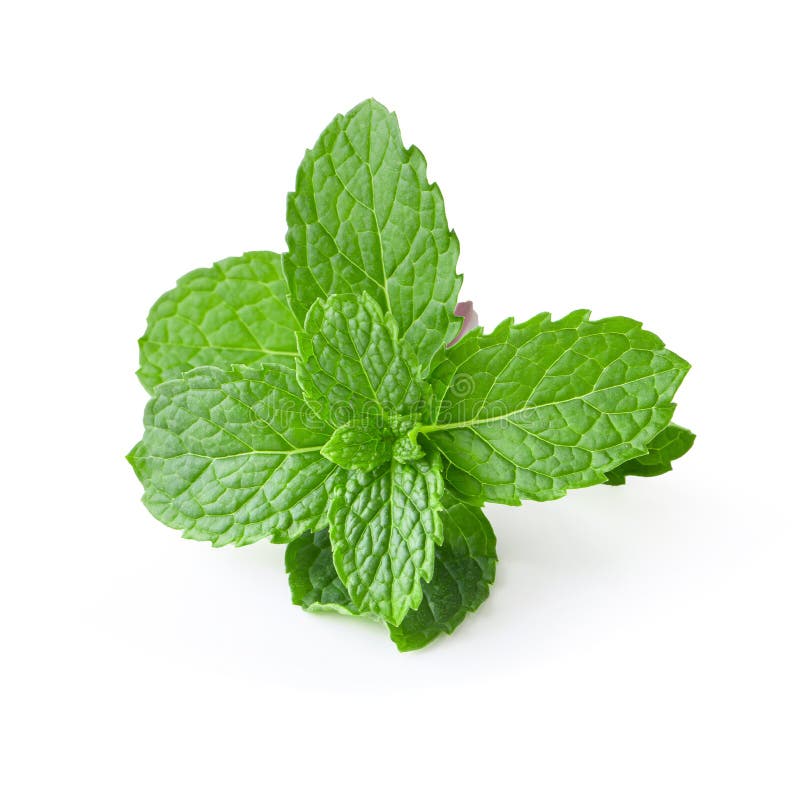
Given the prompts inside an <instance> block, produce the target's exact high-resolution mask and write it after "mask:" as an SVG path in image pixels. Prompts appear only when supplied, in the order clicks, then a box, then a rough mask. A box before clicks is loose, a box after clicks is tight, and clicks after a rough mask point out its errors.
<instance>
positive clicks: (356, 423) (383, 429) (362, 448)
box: [322, 420, 395, 472]
mask: <svg viewBox="0 0 800 800" xmlns="http://www.w3.org/2000/svg"><path fill="white" fill-rule="evenodd" d="M394 438H395V437H394V434H393V433H392V431H391V429H390V428H389V427H388V426H386V425H384V424H382V423H380V422H377V421H375V420H353V421H352V422H348V423H347V424H346V425H342V426H341V427H340V428H337V429H336V430H335V431H334V433H333V436H331V438H330V439H328V441H327V442H326V443H325V446H324V447H323V448H322V455H323V456H325V458H327V459H329V460H330V461H333V463H334V464H338V465H339V466H340V467H344V468H345V469H360V470H361V471H362V472H370V471H372V470H373V469H375V468H376V467H379V466H380V465H381V464H384V463H386V462H387V461H388V460H389V459H390V458H391V457H392V446H393V444H394Z"/></svg>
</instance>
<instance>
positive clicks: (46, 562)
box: [0, 0, 800, 800]
mask: <svg viewBox="0 0 800 800" xmlns="http://www.w3.org/2000/svg"><path fill="white" fill-rule="evenodd" d="M796 12H797V4H796V3H793V2H786V3H777V2H765V0H760V1H759V2H735V0H726V2H717V3H715V2H697V0H695V1H694V2H672V3H650V2H630V3H619V2H604V3H573V2H559V3H519V4H514V3H508V2H500V1H499V0H494V1H493V2H491V3H481V4H474V5H473V4H471V3H466V2H460V3H453V4H444V3H435V2H432V0H429V1H428V2H424V3H416V2H404V3H402V4H400V3H391V4H390V3H381V2H377V0H373V2H369V3H363V4H361V3H353V2H342V1H341V0H338V1H337V2H331V3H325V4H321V5H319V6H318V5H315V4H310V3H304V2H294V3H289V2H287V3H269V2H262V3H253V4H242V3H236V2H225V3H216V4H207V3H202V2H192V3H186V4H177V3H170V2H158V3H148V2H137V3H119V2H117V3H115V2H102V3H100V2H98V3H86V2H70V3H61V2H59V3H55V2H52V3H36V2H25V3H23V2H19V3H14V2H11V3H6V4H4V5H3V10H2V12H0V67H1V68H2V71H1V73H0V74H2V90H1V91H2V107H1V109H2V116H3V122H2V126H1V127H0V138H1V139H2V147H1V148H0V160H1V161H2V174H1V176H0V192H1V193H2V194H1V196H0V203H1V204H2V207H1V208H0V228H2V242H1V244H0V247H1V251H0V252H1V253H2V259H1V261H0V268H2V314H0V325H1V326H2V353H3V359H2V387H3V391H2V399H0V403H2V426H3V431H2V435H1V436H0V443H1V445H2V457H1V458H0V470H1V471H2V495H3V505H2V509H3V510H2V517H1V519H2V537H3V548H2V551H0V571H1V573H2V574H1V575H0V592H2V598H0V602H1V605H0V608H2V644H3V647H4V655H3V656H2V662H0V670H1V671H2V673H3V674H2V678H0V693H2V706H1V707H0V735H1V736H2V738H3V742H2V744H1V745H0V761H1V762H2V766H1V767H0V794H2V795H3V796H4V797H6V798H9V800H17V798H72V797H76V798H193V799H194V798H212V797H213V798H220V797H230V798H262V797H263V798H266V797H269V798H281V799H282V798H290V797H301V798H302V797H321V796H323V793H324V796H326V797H329V798H336V797H348V798H373V797H375V798H378V797H379V798H383V797H395V796H396V797H401V796H402V797H447V798H449V797H473V796H474V797H537V798H581V800H583V799H584V798H593V799H594V798H606V797H608V798H615V800H619V799H620V798H637V800H638V799H639V798H648V800H651V799H652V798H671V799H672V798H703V800H705V799H706V798H716V797H720V798H722V797H724V798H759V799H760V798H770V800H774V799H775V798H793V799H795V798H797V797H798V796H800V774H799V770H800V766H798V753H799V752H800V734H799V732H798V725H799V723H798V720H799V719H800V689H799V688H798V680H800V677H799V676H800V651H799V649H798V632H799V630H800V626H798V612H800V543H799V542H798V525H797V500H796V498H797V492H798V488H797V487H798V480H799V478H798V470H797V464H798V437H797V419H798V416H797V415H798V411H797V407H798V393H797V389H798V379H797V373H798V357H797V346H796V339H797V335H798V333H797V332H798V323H797V320H796V316H795V315H796V311H797V307H798V302H797V289H796V281H795V278H796V274H797V269H798V259H799V257H800V229H799V228H798V221H800V216H799V215H800V102H799V100H800V91H799V90H800V56H799V55H798V53H799V52H800V48H798V41H800V24H798V16H797V13H796ZM368 96H375V97H377V98H378V99H379V100H381V101H382V102H384V103H385V104H387V105H388V106H389V107H390V108H392V109H394V110H396V111H397V112H398V115H399V118H400V124H401V128H402V131H403V134H404V138H405V141H406V143H407V144H410V143H415V144H417V145H419V146H420V147H421V149H422V150H423V152H424V153H425V155H426V156H427V159H428V163H429V174H430V176H431V178H432V179H434V180H436V181H438V182H439V183H440V185H441V187H442V190H443V192H444V197H445V200H446V202H447V209H448V217H449V220H450V223H451V224H452V225H453V227H454V228H455V229H456V231H457V232H458V235H459V237H460V240H461V245H462V258H461V261H460V270H461V271H462V272H463V273H464V274H465V276H466V277H465V282H464V297H465V298H471V299H473V300H474V301H475V303H476V306H477V308H478V311H479V313H480V315H481V319H482V322H484V323H485V324H486V325H487V326H493V325H494V324H496V323H497V322H499V321H500V320H501V319H502V318H503V317H505V316H508V315H514V316H516V317H517V318H518V319H520V320H521V319H525V318H527V317H528V316H530V315H532V314H534V313H536V312H539V311H542V310H550V311H552V312H553V313H554V314H557V315H561V314H563V313H565V312H567V311H569V310H571V309H573V308H578V307H589V308H592V309H593V310H594V311H595V313H596V314H597V315H598V316H601V315H607V314H627V315H631V316H635V317H637V318H638V319H641V320H643V321H644V322H645V323H646V325H647V327H648V328H650V329H651V330H654V331H656V332H657V333H659V334H660V335H661V336H662V337H663V338H664V339H665V340H666V342H667V344H668V345H669V346H670V347H671V348H672V349H674V350H676V351H677V352H679V353H680V354H682V355H683V356H685V357H686V358H687V359H689V360H690V361H691V362H692V363H693V364H694V369H693V370H692V372H691V373H690V375H689V377H688V379H687V380H686V382H685V384H684V386H683V388H682V389H681V391H680V393H679V400H680V404H679V409H678V412H677V415H676V418H675V419H676V421H677V422H680V423H682V424H684V425H687V426H689V427H691V428H693V429H694V430H695V431H696V432H697V433H698V439H697V444H696V446H695V448H694V450H693V451H692V452H691V453H690V454H689V455H688V456H687V457H686V458H685V459H684V460H683V461H682V462H680V463H679V464H678V467H677V469H676V470H675V471H674V472H673V473H671V474H669V475H666V476H664V477H662V478H659V479H653V480H644V479H639V480H637V479H633V480H631V481H630V483H629V485H628V486H626V487H624V488H622V489H609V488H606V487H595V488H592V489H587V490H583V491H580V492H576V493H573V494H571V495H570V496H569V497H568V498H566V499H564V500H561V501H559V502H555V503H547V504H533V503H531V504H527V505H525V506H524V507H522V508H504V507H498V506H492V507H490V508H489V510H488V514H489V516H490V519H491V521H492V523H493V525H494V527H495V530H496V532H497V535H498V540H499V553H500V557H501V563H500V565H499V573H498V579H497V583H496V586H495V588H494V591H493V593H492V596H491V598H490V599H489V601H488V602H487V603H486V604H485V606H484V607H483V608H482V609H481V611H480V612H479V613H478V614H477V615H475V616H474V617H471V618H470V619H469V620H468V621H467V622H466V623H465V624H464V625H463V627H462V628H461V629H460V630H459V631H457V633H456V635H454V636H453V637H452V638H449V639H446V640H444V641H441V642H439V643H437V644H436V645H434V646H432V647H430V648H429V649H428V650H426V651H422V652H419V653H412V654H408V655H400V654H398V653H396V652H395V650H394V648H393V646H392V645H391V643H390V642H389V641H388V639H387V637H386V636H385V635H384V633H383V631H382V630H381V629H380V628H379V627H377V626H374V625H371V624H367V623H362V622H359V621H352V620H347V619H344V618H338V617H335V616H333V617H329V616H313V615H309V614H305V613H303V612H302V611H301V610H300V609H298V608H297V607H294V606H292V605H291V604H290V602H289V592H288V588H287V585H286V579H285V577H284V574H283V561H282V559H283V552H282V551H283V548H282V547H278V546H275V545H271V544H269V543H260V544H257V545H254V546H252V547H248V548H242V549H238V550H237V549H227V550H220V551H213V550H212V549H211V548H210V547H208V546H207V545H203V544H198V543H194V542H188V541H184V540H182V539H181V538H180V536H179V535H178V533H176V532H175V531H171V530H169V529H167V528H165V527H163V526H162V525H160V524H159V523H158V522H156V521H155V520H154V519H152V518H151V517H150V516H149V515H148V513H147V512H146V510H145V509H144V507H143V506H142V505H141V504H140V502H139V496H140V494H141V491H140V487H139V484H138V483H137V481H136V479H135V477H134V475H133V473H132V471H131V470H130V468H129V466H128V465H127V464H126V462H125V461H124V459H123V456H124V454H125V453H126V452H127V451H128V449H129V448H130V446H131V445H132V444H133V443H134V442H135V441H136V440H137V439H138V438H139V435H140V432H141V414H142V409H143V406H144V403H145V399H146V396H145V392H144V390H143V389H142V388H141V386H140V385H139V384H138V382H137V380H136V378H135V376H134V370H135V369H136V366H137V346H136V339H137V337H138V336H139V335H140V334H141V333H142V331H143V328H144V319H145V315H146V312H147V310H148V308H149V307H150V305H151V303H152V302H153V301H154V300H155V298H156V297H157V296H158V295H159V294H160V293H161V292H163V291H165V290H167V289H168V288H170V287H171V286H172V285H173V284H174V281H175V280H176V279H177V278H178V277H179V276H180V275H181V274H182V273H184V272H186V271H188V270H190V269H192V268H195V267H198V266H205V265H209V264H210V263H211V262H212V261H214V260H218V259H220V258H223V257H226V256H230V255H236V254H239V253H241V252H243V251H245V250H250V249H275V250H280V249H282V246H283V235H284V230H285V228H284V202H285V196H286V192H287V191H288V190H290V189H291V187H292V184H293V179H294V172H295V170H296V167H297V164H298V163H299V161H300V159H301V157H302V155H303V152H304V149H305V148H306V147H308V146H310V145H312V144H313V142H314V140H315V139H316V137H317V135H318V133H319V132H320V131H321V130H322V128H323V127H324V126H325V125H326V124H327V123H328V122H329V121H330V119H331V118H332V117H333V116H334V114H335V113H337V112H344V111H346V110H348V109H349V108H350V107H351V106H353V105H354V104H355V103H357V102H358V101H360V100H362V99H364V98H365V97H368Z"/></svg>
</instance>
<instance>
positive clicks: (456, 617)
mask: <svg viewBox="0 0 800 800" xmlns="http://www.w3.org/2000/svg"><path fill="white" fill-rule="evenodd" d="M442 504H443V510H442V512H441V517H442V531H443V537H444V539H443V542H442V544H441V545H439V546H437V547H436V555H435V562H434V569H433V578H432V579H431V581H430V583H423V584H422V595H423V597H422V602H421V603H420V606H419V608H418V609H417V610H415V611H409V612H408V613H407V614H406V616H405V618H404V619H403V621H402V622H401V623H400V625H399V626H391V625H390V626H389V634H390V636H391V638H392V640H393V641H394V642H395V644H396V645H397V646H398V649H400V650H402V651H406V650H416V649H418V648H420V647H424V646H425V645H427V644H429V643H430V642H432V641H433V640H434V639H435V638H436V637H437V636H439V635H440V634H442V633H448V634H449V633H452V632H453V631H454V630H455V629H456V627H458V625H460V624H461V623H462V622H463V621H464V618H465V617H466V616H467V613H468V612H470V611H476V610H477V609H478V607H479V606H480V605H481V603H483V601H484V600H486V598H487V597H488V596H489V587H490V586H491V584H492V583H493V582H494V574H495V565H496V563H497V553H496V550H495V547H496V543H495V537H494V533H493V532H492V527H491V525H490V524H489V520H487V519H486V517H485V515H484V514H483V512H482V511H481V510H480V509H479V508H476V507H475V506H470V505H466V504H464V503H461V502H459V501H458V500H456V499H455V498H454V497H453V496H452V495H451V494H449V493H447V492H445V494H444V496H443V497H442ZM286 571H287V572H288V573H289V586H290V588H291V592H292V602H293V603H295V605H299V606H302V607H303V608H305V609H306V610H308V611H321V610H332V611H338V612H339V613H342V614H351V615H357V614H358V610H357V608H356V605H355V604H354V603H353V601H352V600H351V599H350V596H349V595H348V594H347V590H346V589H345V587H344V584H343V583H342V582H341V580H340V579H339V576H338V575H337V574H336V569H335V568H334V565H333V553H332V550H331V544H330V539H329V537H328V532H327V531H319V532H317V533H307V534H304V535H303V536H300V537H298V538H297V539H295V540H293V541H292V542H290V543H289V546H288V547H287V548H286Z"/></svg>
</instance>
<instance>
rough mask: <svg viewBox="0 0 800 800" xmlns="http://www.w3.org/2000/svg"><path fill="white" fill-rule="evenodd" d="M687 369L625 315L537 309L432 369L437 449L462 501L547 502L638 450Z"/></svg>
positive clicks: (660, 423)
mask: <svg viewBox="0 0 800 800" xmlns="http://www.w3.org/2000/svg"><path fill="white" fill-rule="evenodd" d="M688 369H689V365H688V364H687V363H686V362H685V361H684V360H683V359H682V358H680V357H679V356H677V355H675V353H672V352H670V351H669V350H667V349H665V348H664V345H663V343H662V341H661V340H660V339H659V338H658V337H657V336H655V335H654V334H652V333H649V332H647V331H644V330H642V328H641V324H640V323H638V322H635V321H634V320H631V319H627V318H625V317H610V318H608V319H601V320H596V321H590V320H589V312H588V311H576V312H573V313H572V314H570V315H568V316H567V317H564V318H563V319H561V320H558V321H553V320H551V318H550V315H549V314H541V315H539V316H537V317H534V318H533V319H531V320H529V321H528V322H525V323H523V324H521V325H514V324H512V321H511V320H506V321H505V322H503V323H501V324H500V325H499V326H498V327H497V329H496V330H495V331H494V332H493V333H491V334H487V335H484V334H482V333H480V332H478V333H471V334H469V335H467V336H466V337H465V338H464V339H463V340H462V341H461V342H459V343H458V344H457V345H455V346H454V347H452V348H450V349H448V350H447V351H445V353H444V354H443V355H442V356H441V358H440V359H439V363H438V365H437V366H436V368H435V370H434V371H433V373H432V375H431V381H432V383H433V385H434V397H435V406H436V422H435V423H434V424H431V425H427V426H423V427H422V428H421V433H423V434H427V437H428V439H429V440H430V441H431V442H432V443H433V444H435V445H436V447H438V448H439V450H440V451H441V452H442V455H443V457H444V461H445V479H446V481H447V484H448V486H449V487H450V488H452V489H453V491H455V492H456V493H457V494H458V495H459V496H460V497H461V498H462V499H465V500H468V501H469V502H472V503H477V504H480V503H481V502H483V501H491V502H499V503H510V504H517V503H519V502H520V500H521V499H523V498H529V499H533V500H552V499H555V498H558V497H562V496H563V495H564V494H565V493H566V491H567V490H568V489H574V488H578V487H582V486H590V485H592V484H596V483H601V482H603V481H604V480H605V473H606V472H609V471H611V470H613V469H614V468H615V467H617V466H618V465H620V464H622V463H623V462H625V461H629V460H630V459H632V458H636V457H638V456H640V455H642V454H644V453H646V452H647V443H648V442H650V441H651V440H652V439H653V437H654V436H656V434H658V433H659V432H660V431H661V430H663V429H664V428H665V427H666V426H667V424H668V423H669V421H670V418H671V417H672V413H673V411H674V406H673V405H672V403H671V402H670V401H671V400H672V397H673V395H674V394H675V391H676V390H677V388H678V386H679V385H680V383H681V381H682V380H683V378H684V376H685V375H686V372H687V371H688Z"/></svg>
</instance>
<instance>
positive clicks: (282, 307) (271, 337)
mask: <svg viewBox="0 0 800 800" xmlns="http://www.w3.org/2000/svg"><path fill="white" fill-rule="evenodd" d="M287 293H288V289H287V286H286V281H285V279H284V276H283V270H282V267H281V256H279V255H277V254H276V253H267V252H256V253H245V254H244V255H243V256H241V257H240V258H228V259H226V260H225V261H220V262H219V263H217V264H214V266H213V267H211V268H210V269H198V270H194V272H190V273H189V274H188V275H184V276H183V277H182V278H181V279H180V280H179V281H178V284H177V286H176V287H175V288H174V289H172V290H171V291H169V292H167V293H166V294H164V295H162V296H161V297H160V298H159V299H158V300H157V301H156V303H155V305H154V306H153V307H152V309H151V310H150V314H149V315H148V317H147V330H146V331H145V333H144V336H142V338H141V339H140V340H139V361H140V368H139V372H138V373H137V374H138V375H139V379H140V380H141V382H142V384H144V387H145V388H146V389H147V390H148V391H149V392H150V393H151V394H152V392H153V389H154V388H155V387H156V386H157V385H158V384H159V383H162V382H163V381H165V380H167V379H169V378H177V377H178V376H180V375H181V374H182V373H184V372H188V371H189V370H190V369H192V368H193V367H199V366H204V365H211V366H218V367H227V366H228V365H229V364H250V365H255V364H261V363H271V364H274V363H281V364H285V365H286V366H288V367H291V366H293V363H294V356H295V349H296V347H295V337H294V335H295V331H296V330H298V328H299V327H300V326H299V323H298V322H297V320H296V318H295V316H294V313H293V312H292V311H291V309H290V307H289V304H288V300H287Z"/></svg>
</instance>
